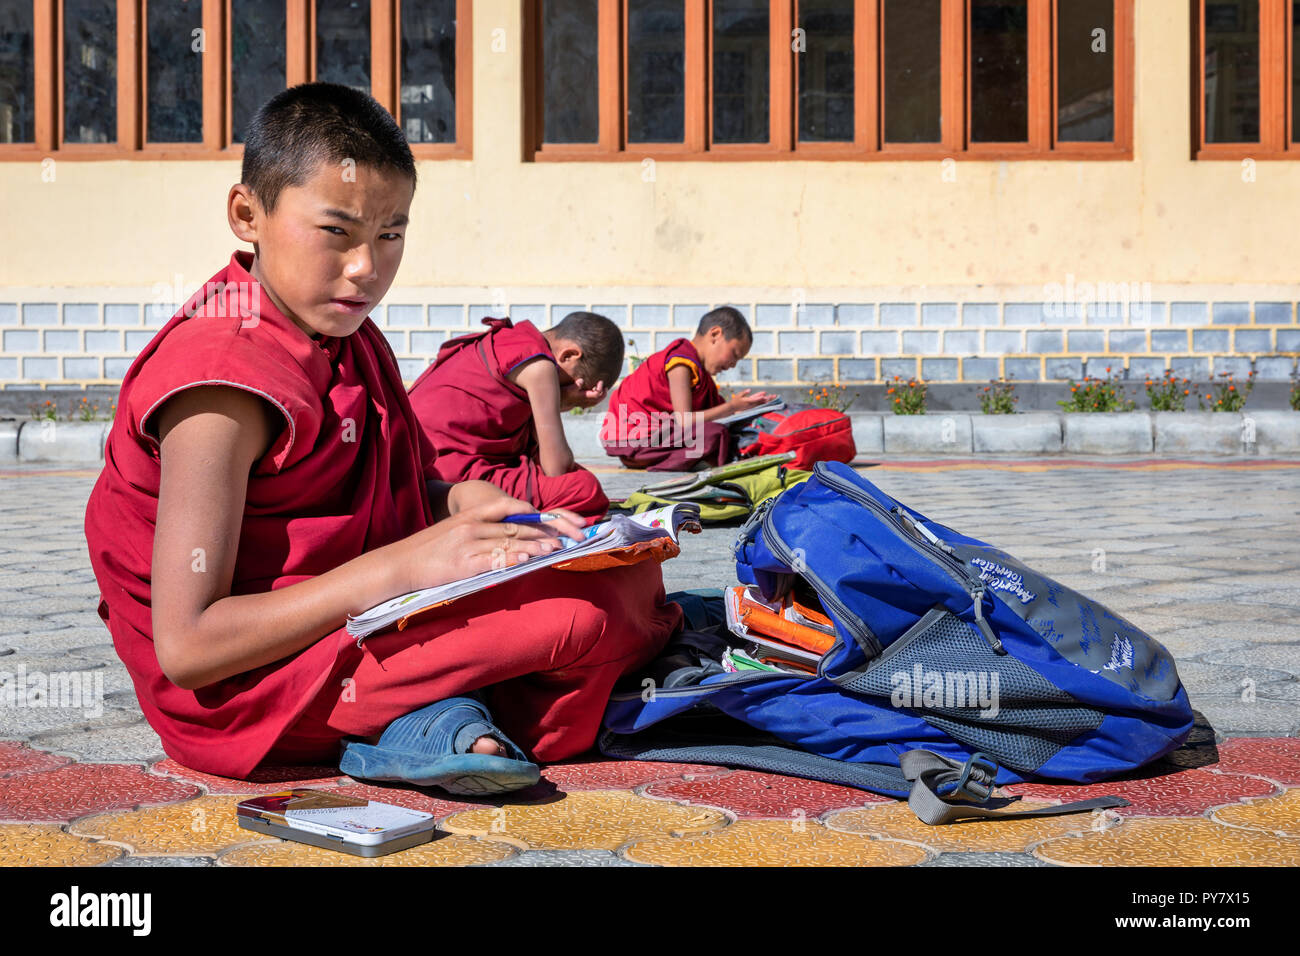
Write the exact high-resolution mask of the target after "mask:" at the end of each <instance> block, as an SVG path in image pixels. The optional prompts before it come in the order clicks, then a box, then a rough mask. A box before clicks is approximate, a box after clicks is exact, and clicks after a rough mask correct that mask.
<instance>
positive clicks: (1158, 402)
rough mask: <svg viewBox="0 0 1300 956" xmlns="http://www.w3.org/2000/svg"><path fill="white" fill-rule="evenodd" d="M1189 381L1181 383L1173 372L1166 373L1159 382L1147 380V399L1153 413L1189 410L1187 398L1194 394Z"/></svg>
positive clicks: (1184, 380) (1185, 380)
mask: <svg viewBox="0 0 1300 956" xmlns="http://www.w3.org/2000/svg"><path fill="white" fill-rule="evenodd" d="M1188 384H1189V383H1188V380H1187V379H1182V380H1181V381H1179V379H1178V376H1177V375H1175V374H1174V373H1173V372H1169V371H1166V372H1165V377H1164V378H1163V379H1162V380H1161V381H1159V382H1153V381H1151V379H1147V398H1149V399H1150V400H1151V411H1153V412H1182V411H1186V410H1187V396H1189V395H1191V394H1192V390H1191V389H1190V388H1189V387H1188Z"/></svg>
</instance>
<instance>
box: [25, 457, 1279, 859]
mask: <svg viewBox="0 0 1300 956" xmlns="http://www.w3.org/2000/svg"><path fill="white" fill-rule="evenodd" d="M48 471H49V469H46V468H43V467H41V466H21V465H20V466H16V467H14V468H12V469H10V470H8V471H7V472H6V473H5V475H6V476H5V477H0V602H3V603H2V607H0V610H2V611H3V616H2V617H0V655H2V656H0V675H2V674H3V673H4V672H9V673H13V672H14V671H15V668H16V667H17V666H18V665H19V664H22V665H23V666H25V667H27V668H28V669H29V670H34V669H43V670H62V671H94V672H96V673H99V674H102V675H103V681H104V693H105V695H106V699H105V701H104V706H103V707H102V713H101V714H99V715H97V716H94V717H87V716H85V714H84V713H83V711H81V710H75V709H59V708H48V707H47V708H41V707H0V739H18V740H26V741H28V742H30V743H31V745H32V746H34V747H37V748H40V749H47V750H57V751H59V752H61V753H66V754H69V755H73V756H75V757H77V758H78V759H81V760H88V761H97V762H98V761H110V760H116V761H128V762H145V761H148V760H152V759H156V758H157V757H159V756H161V754H162V751H161V746H160V743H159V741H158V738H157V736H156V735H155V734H154V733H153V731H152V730H151V729H150V728H149V726H148V725H147V724H146V723H144V722H143V720H141V719H140V717H139V714H140V712H139V709H138V706H136V704H135V701H134V692H133V689H132V687H131V684H130V681H129V679H128V678H127V675H126V673H125V670H124V668H122V666H121V664H120V663H117V661H116V655H115V654H114V652H113V649H112V643H111V640H110V638H109V634H108V631H107V629H106V628H104V627H103V625H102V624H101V622H100V620H99V618H98V616H97V615H96V613H95V608H96V605H97V603H98V588H97V586H96V584H95V581H94V577H93V575H92V574H91V573H90V565H89V559H88V555H87V552H86V546H85V541H84V539H83V537H82V530H81V529H82V523H83V519H84V509H85V502H86V498H87V496H88V494H89V492H90V489H91V487H92V486H93V484H94V480H95V475H94V474H92V473H90V472H73V473H64V474H48V473H47V472H48ZM864 474H865V475H866V476H867V477H868V478H869V479H870V480H871V481H873V482H875V483H876V484H878V485H879V486H880V487H881V488H882V489H884V490H885V491H886V492H888V493H889V494H891V495H893V496H895V497H896V498H898V499H900V500H902V501H904V502H906V503H907V504H908V505H910V506H911V507H913V508H915V509H917V510H918V511H920V512H922V513H924V514H926V515H927V516H929V517H930V518H932V519H933V520H935V521H938V522H940V523H943V524H946V525H950V526H952V527H954V528H957V529H959V530H961V531H963V532H965V533H968V534H971V535H974V536H976V537H980V538H983V539H984V540H986V541H988V542H990V543H991V544H993V545H994V546H996V547H999V548H1002V549H1004V550H1006V551H1008V552H1009V553H1011V554H1013V555H1015V556H1016V557H1017V558H1019V559H1021V560H1022V561H1024V562H1026V563H1028V564H1030V565H1032V566H1036V567H1039V568H1041V570H1043V571H1044V572H1045V573H1048V574H1052V575H1053V576H1056V577H1059V578H1060V579H1061V580H1062V581H1063V582H1064V583H1067V584H1069V585H1070V586H1072V587H1075V588H1076V589H1078V590H1080V591H1082V592H1084V593H1086V594H1092V595H1095V596H1097V597H1098V598H1099V599H1100V600H1102V601H1103V602H1104V603H1106V604H1107V605H1109V606H1110V607H1112V608H1113V609H1114V610H1115V611H1116V612H1117V613H1120V614H1123V615H1125V616H1126V617H1129V618H1130V619H1131V620H1132V621H1133V622H1134V623H1135V624H1137V625H1139V626H1141V627H1144V628H1147V629H1148V630H1150V631H1151V633H1153V634H1155V635H1157V636H1158V639H1159V640H1161V641H1162V642H1164V643H1165V644H1166V645H1167V646H1168V647H1169V648H1170V650H1171V651H1172V652H1173V653H1174V656H1175V658H1176V659H1177V660H1178V662H1179V665H1180V668H1181V669H1182V673H1183V676H1184V678H1185V680H1186V682H1187V685H1188V690H1189V694H1190V696H1191V699H1192V704H1193V706H1194V707H1196V708H1197V709H1198V710H1200V711H1201V713H1202V714H1203V715H1204V717H1205V718H1206V720H1207V721H1208V722H1209V724H1210V725H1211V726H1212V727H1213V730H1214V731H1216V732H1217V734H1218V735H1219V736H1220V738H1221V737H1222V736H1224V735H1245V736H1258V735H1278V734H1288V735H1292V734H1296V733H1298V732H1300V705H1297V701H1298V700H1300V680H1298V679H1297V678H1298V677H1300V623H1298V619H1300V536H1295V535H1292V534H1290V533H1289V532H1290V530H1291V529H1295V528H1300V466H1297V467H1295V468H1259V469H1243V468H1222V467H1214V466H1212V465H1207V466H1206V467H1204V468H1189V469H1166V470H1149V471H1146V470H1137V469H1122V468H1107V467H1091V466H1077V467H1076V466H1069V467H1055V466H1054V467H1051V468H1048V469H1045V470H1042V471H1014V470H1010V469H1008V468H999V467H996V466H995V465H990V464H989V463H985V465H984V466H983V467H980V468H951V469H946V470H939V471H935V470H924V471H919V470H918V471H910V470H906V469H905V468H898V469H892V468H884V469H879V468H872V469H867V470H865V471H864ZM659 477H661V476H659V475H646V474H637V473H625V472H623V473H610V472H606V473H601V474H600V478H601V482H602V484H603V485H604V486H605V489H606V491H607V492H608V493H609V494H610V496H611V497H619V496H621V495H624V494H627V493H628V492H630V491H633V490H635V489H636V488H638V487H640V486H641V485H643V484H646V483H648V482H650V481H654V480H657V479H658V478H659ZM734 537H735V529H734V528H711V529H707V530H706V531H705V532H704V533H702V534H701V535H699V536H697V537H689V538H688V539H687V540H686V541H685V542H684V548H683V553H682V555H681V556H680V557H679V558H677V559H675V560H673V561H670V562H668V563H667V564H666V565H665V566H664V583H665V587H666V588H667V589H668V590H670V591H671V590H677V589H683V588H692V587H714V586H717V587H720V586H723V585H726V584H730V583H733V582H734V580H735V569H734V565H733V563H732V557H731V553H730V545H731V542H732V540H733V539H734ZM1100 559H1104V561H1103V560H1100ZM8 650H11V651H12V653H6V651H8ZM1247 681H1249V682H1250V684H1249V690H1251V691H1252V692H1248V686H1247V684H1246V682H1247ZM1201 732H1202V733H1208V731H1201ZM583 852H588V851H583ZM534 855H535V854H533V853H529V854H525V855H524V856H526V857H532V856H534ZM611 856H612V855H611ZM949 856H966V857H970V859H968V860H960V861H958V860H953V861H951V862H950V861H948V860H947V857H949ZM977 856H998V857H1001V856H1003V855H1002V854H944V856H943V857H940V858H939V859H938V860H935V861H931V863H930V864H928V865H936V866H950V865H965V864H976V863H979V862H980V861H977V860H975V859H974V858H975V857H977ZM566 859H567V857H566ZM602 859H603V858H602ZM614 859H617V858H616V857H614ZM515 860H521V858H519V857H517V858H515ZM1023 860H1030V861H1031V862H1030V863H1025V862H1023ZM532 862H534V861H532V860H529V861H528V862H527V863H525V862H522V861H521V862H514V861H510V862H509V865H515V866H520V865H530V864H531V863H532ZM535 862H537V863H541V862H542V861H541V860H537V861H535ZM593 862H594V861H593ZM124 865H130V864H124ZM584 865H588V864H584ZM600 865H620V864H619V863H617V862H615V863H608V862H606V863H602V864H600ZM997 865H1032V858H1029V857H1021V856H1019V855H1014V854H1013V855H1010V856H1009V858H1008V859H1007V860H1006V861H1005V862H1004V861H998V864H997Z"/></svg>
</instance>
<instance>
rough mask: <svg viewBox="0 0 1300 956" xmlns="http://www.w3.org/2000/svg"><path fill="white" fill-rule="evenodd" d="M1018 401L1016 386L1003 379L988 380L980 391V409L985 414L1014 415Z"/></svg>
mask: <svg viewBox="0 0 1300 956" xmlns="http://www.w3.org/2000/svg"><path fill="white" fill-rule="evenodd" d="M1019 401H1020V399H1019V398H1018V397H1017V396H1016V387H1015V386H1014V385H1012V384H1011V383H1010V382H1008V381H1006V380H1005V379H998V380H997V381H996V382H994V381H990V382H989V384H988V385H985V386H984V390H983V391H981V392H980V410H981V411H982V412H984V414H985V415H1014V414H1015V413H1016V403H1017V402H1019Z"/></svg>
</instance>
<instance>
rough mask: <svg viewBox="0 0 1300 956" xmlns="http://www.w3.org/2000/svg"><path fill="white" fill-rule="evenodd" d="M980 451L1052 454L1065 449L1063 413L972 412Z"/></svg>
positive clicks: (976, 446)
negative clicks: (1015, 413) (1062, 435)
mask: <svg viewBox="0 0 1300 956" xmlns="http://www.w3.org/2000/svg"><path fill="white" fill-rule="evenodd" d="M971 426H972V430H973V436H972V437H973V442H974V450H975V453H976V454H995V455H996V454H1019V455H1052V454H1057V453H1059V452H1060V450H1061V416H1060V415H1057V414H1055V413H1053V412H1026V413H1024V414H1022V415H972V416H971Z"/></svg>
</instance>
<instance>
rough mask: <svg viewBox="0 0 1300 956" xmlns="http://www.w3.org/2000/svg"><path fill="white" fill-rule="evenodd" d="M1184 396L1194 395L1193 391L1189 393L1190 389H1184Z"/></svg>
mask: <svg viewBox="0 0 1300 956" xmlns="http://www.w3.org/2000/svg"><path fill="white" fill-rule="evenodd" d="M1183 394H1184V395H1190V394H1192V393H1191V391H1189V390H1188V389H1183Z"/></svg>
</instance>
